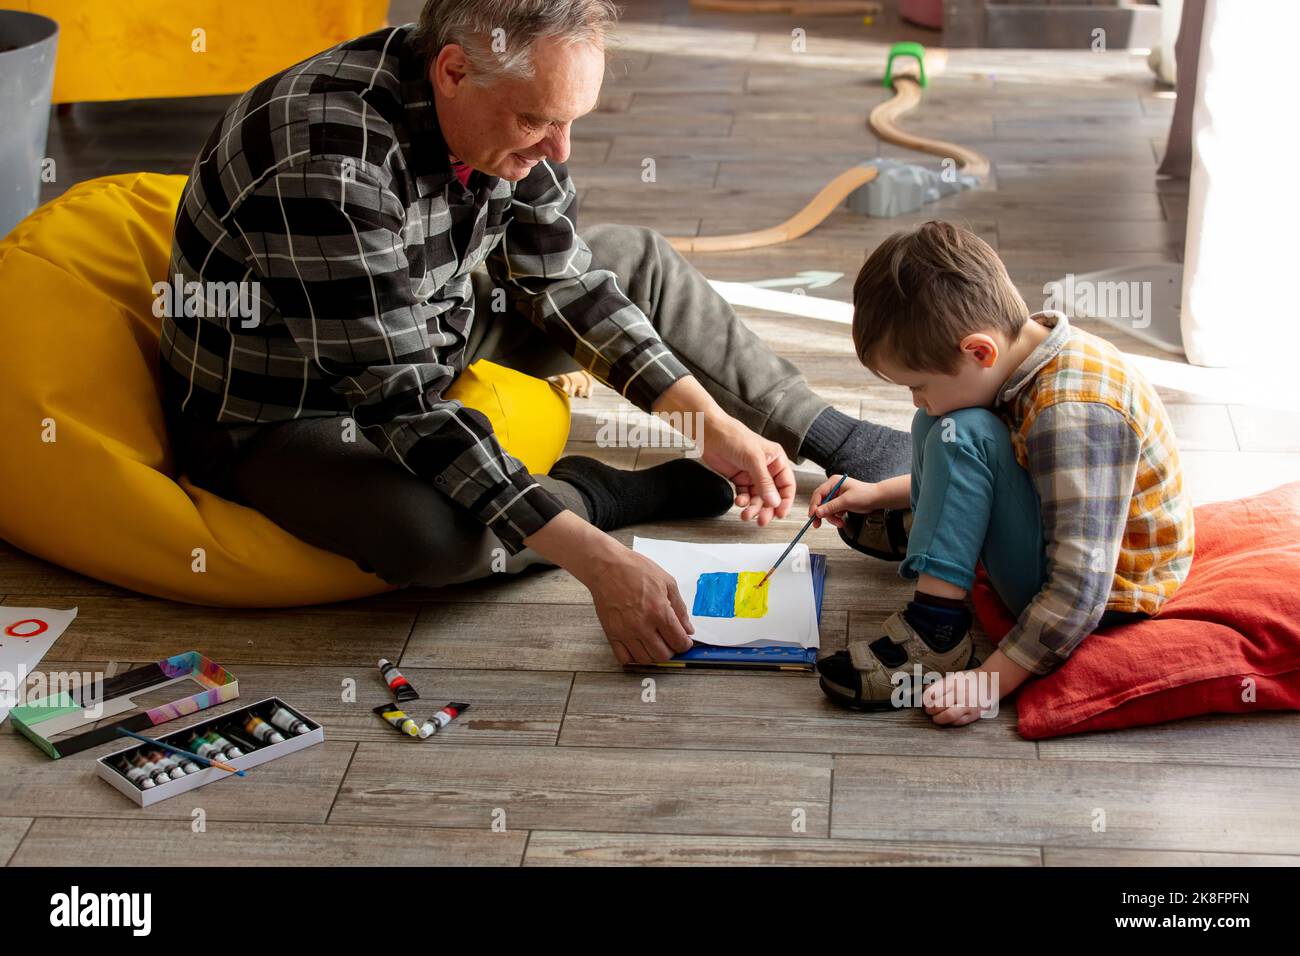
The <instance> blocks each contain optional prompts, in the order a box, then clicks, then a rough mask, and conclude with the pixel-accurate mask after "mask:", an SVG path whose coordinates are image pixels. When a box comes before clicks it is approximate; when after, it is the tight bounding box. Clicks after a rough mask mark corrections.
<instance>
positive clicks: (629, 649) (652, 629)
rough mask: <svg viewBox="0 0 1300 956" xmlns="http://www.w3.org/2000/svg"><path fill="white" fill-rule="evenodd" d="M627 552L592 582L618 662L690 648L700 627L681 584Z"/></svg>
mask: <svg viewBox="0 0 1300 956" xmlns="http://www.w3.org/2000/svg"><path fill="white" fill-rule="evenodd" d="M622 550H623V554H622V556H621V557H619V558H617V559H615V560H613V561H610V562H609V563H607V564H606V565H605V566H604V568H603V569H602V572H601V573H600V574H599V575H597V576H596V577H595V578H594V579H593V581H592V584H591V597H592V601H593V602H594V603H595V605H596V616H597V617H599V618H600V624H601V627H603V628H604V629H605V639H606V640H608V641H609V646H610V648H611V649H612V650H613V651H614V656H615V657H616V658H618V662H619V663H620V664H631V663H637V664H648V663H650V662H651V661H666V660H668V659H669V658H670V657H672V656H673V655H674V654H680V653H681V652H682V651H687V650H690V648H691V644H692V641H691V638H690V635H691V634H694V633H695V625H693V624H692V623H691V616H690V614H689V613H687V610H686V603H685V602H684V601H683V600H682V596H681V594H680V593H679V592H678V590H677V582H676V581H674V580H673V577H672V575H670V574H669V573H668V572H667V571H665V570H664V569H663V568H661V567H659V565H657V564H655V563H654V562H653V561H651V560H650V559H649V558H647V557H645V556H644V555H640V554H637V553H636V552H635V551H630V550H628V549H627V548H623V549H622Z"/></svg>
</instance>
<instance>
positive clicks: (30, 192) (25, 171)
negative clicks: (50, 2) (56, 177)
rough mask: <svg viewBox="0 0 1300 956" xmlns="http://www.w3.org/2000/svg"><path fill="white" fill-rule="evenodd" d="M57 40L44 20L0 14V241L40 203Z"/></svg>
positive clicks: (55, 29)
mask: <svg viewBox="0 0 1300 956" xmlns="http://www.w3.org/2000/svg"><path fill="white" fill-rule="evenodd" d="M58 39H59V25H58V24H57V23H55V22H54V21H53V20H51V19H50V18H49V17H42V16H39V15H38V14H35V13H23V12H21V11H18V10H0V238H2V237H4V236H7V235H8V234H9V232H10V230H12V229H13V227H14V226H16V225H18V223H19V222H21V221H22V220H23V219H24V218H26V216H27V215H28V214H29V213H31V211H32V210H33V209H35V208H36V206H37V204H38V203H39V202H40V196H41V163H42V162H43V161H44V159H45V137H46V134H47V133H48V132H49V127H50V98H51V95H52V94H53V92H54V49H55V46H56V45H57V43H58Z"/></svg>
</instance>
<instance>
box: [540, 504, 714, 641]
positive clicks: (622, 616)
mask: <svg viewBox="0 0 1300 956" xmlns="http://www.w3.org/2000/svg"><path fill="white" fill-rule="evenodd" d="M524 543H525V544H527V545H528V546H529V547H530V548H532V549H533V550H534V551H536V552H537V553H538V554H540V555H542V556H543V557H545V558H548V559H550V560H551V561H554V562H555V563H556V564H558V565H559V566H560V567H562V568H564V569H565V570H566V571H568V572H569V573H570V574H572V575H573V576H574V577H575V578H577V579H578V580H579V581H581V582H582V583H583V584H584V585H586V587H587V590H588V591H590V592H591V599H592V603H593V604H594V605H595V607H596V616H597V617H598V618H600V626H601V627H602V628H604V630H605V639H606V640H607V641H609V646H610V648H611V649H612V650H613V652H614V657H615V658H617V659H618V662H619V663H620V664H629V663H636V664H648V663H650V662H652V661H666V660H668V659H669V658H670V657H672V656H673V655H674V654H678V653H681V652H682V651H686V650H689V649H690V648H691V644H692V642H691V638H690V635H692V634H694V633H695V625H693V624H692V623H691V616H690V614H689V613H688V612H687V610H686V603H685V602H684V601H683V600H682V596H681V593H680V592H679V591H678V590H677V582H676V581H674V580H673V578H672V576H671V575H670V574H668V572H666V571H665V570H664V569H663V568H661V567H659V565H657V564H655V563H654V562H653V561H651V560H650V559H649V558H647V557H645V556H644V555H640V554H637V553H636V552H634V551H632V550H630V549H628V548H626V547H624V546H623V545H621V544H619V543H618V542H617V541H615V540H614V539H613V538H611V537H610V536H609V535H607V534H605V532H603V531H600V530H599V529H597V528H594V527H592V526H591V525H590V524H588V523H587V522H586V521H583V520H582V519H581V518H580V517H578V516H577V515H576V514H574V513H573V512H572V511H563V512H561V513H560V514H558V515H556V516H555V517H554V518H552V519H551V520H550V521H548V522H547V523H546V525H545V526H544V527H543V528H542V529H541V530H540V531H538V532H536V533H535V534H532V535H530V536H529V537H527V538H525V539H524Z"/></svg>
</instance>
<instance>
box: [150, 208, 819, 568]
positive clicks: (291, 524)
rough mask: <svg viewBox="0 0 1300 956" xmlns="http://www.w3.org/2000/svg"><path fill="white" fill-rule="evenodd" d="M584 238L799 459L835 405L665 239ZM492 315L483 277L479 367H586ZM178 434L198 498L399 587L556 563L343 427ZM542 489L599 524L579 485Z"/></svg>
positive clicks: (743, 409) (678, 346)
mask: <svg viewBox="0 0 1300 956" xmlns="http://www.w3.org/2000/svg"><path fill="white" fill-rule="evenodd" d="M582 237H583V239H584V240H585V241H586V242H587V244H588V245H589V246H590V247H591V251H592V261H593V263H594V264H597V265H598V266H599V267H600V268H604V269H609V270H611V271H612V272H614V274H615V275H617V276H618V279H619V286H620V288H622V290H623V292H624V293H625V294H626V295H627V296H628V298H630V299H631V300H632V301H633V302H634V303H636V305H637V306H638V307H639V308H640V309H641V310H642V311H643V312H645V314H646V315H647V316H648V317H649V318H650V321H651V322H652V323H654V326H655V328H656V329H657V330H658V332H659V335H660V337H661V338H662V339H663V340H664V342H665V343H666V344H667V345H668V347H669V348H670V349H672V351H673V354H674V355H676V356H677V358H678V359H680V360H681V361H682V363H683V364H685V365H686V367H687V368H688V369H690V371H691V373H692V374H693V375H695V377H696V378H698V379H699V381H700V383H701V384H702V385H703V386H704V388H706V389H707V390H708V392H709V394H710V395H712V396H713V398H714V399H715V400H716V401H717V402H718V404H719V405H721V406H722V408H723V409H724V410H726V411H727V412H728V413H729V414H731V415H734V416H735V417H736V418H738V419H740V420H741V421H742V422H744V423H745V424H746V425H747V426H748V427H749V428H751V429H753V430H754V431H756V432H758V433H759V434H761V435H763V436H765V437H767V438H770V439H772V440H773V441H776V442H779V443H780V444H781V445H782V446H783V447H784V448H785V450H786V453H787V454H788V455H789V456H790V457H791V458H795V457H797V456H798V452H799V447H800V444H801V443H802V441H803V437H804V435H805V434H806V433H807V431H808V428H809V426H811V425H812V422H813V419H815V418H816V417H817V416H818V415H819V414H820V413H821V412H822V410H823V409H825V408H826V407H827V405H828V403H827V402H826V401H825V400H824V399H822V398H820V397H818V396H817V395H816V394H815V393H814V392H813V391H812V390H811V389H810V388H809V387H808V384H807V382H806V381H805V380H804V377H803V375H802V374H801V373H800V372H799V370H798V369H797V368H796V367H795V366H794V365H792V364H791V363H790V362H787V361H786V360H785V359H782V358H780V357H778V356H776V355H774V354H773V353H772V351H771V350H770V349H769V348H768V347H767V346H766V345H764V344H763V343H762V342H761V341H760V340H759V338H758V336H756V335H754V333H753V332H751V331H750V330H749V329H748V328H746V327H745V325H744V324H743V323H742V322H741V321H740V320H739V319H738V318H737V317H736V315H735V313H734V312H733V311H732V309H731V306H730V305H728V304H727V302H726V301H725V300H724V299H722V297H721V296H719V295H718V294H717V293H716V292H714V291H713V289H712V287H711V286H710V285H709V283H708V280H706V279H705V278H704V276H702V275H701V274H700V273H699V272H698V271H697V270H696V269H695V268H694V267H692V266H691V265H690V264H689V263H688V262H686V261H685V260H684V259H683V258H682V257H681V256H680V255H679V254H678V253H677V252H676V251H675V250H674V249H673V248H672V247H671V246H670V245H669V244H668V242H667V241H666V240H665V239H664V238H663V237H662V236H660V235H659V234H658V233H656V232H654V231H652V230H650V229H644V228H640V227H636V226H617V225H600V226H593V227H591V228H588V229H585V230H583V232H582ZM490 306H491V282H490V280H489V279H488V278H487V276H486V275H481V276H477V275H476V276H475V309H476V311H475V316H474V323H473V326H472V328H471V332H470V337H469V342H468V344H467V349H466V364H467V365H468V364H471V363H472V362H474V361H476V360H478V359H481V358H483V359H489V360H490V361H493V362H496V363H498V364H500V365H506V366H509V367H510V368H514V369H518V370H519V371H521V372H526V373H528V374H530V375H536V376H538V377H546V376H550V375H555V374H558V373H560V372H568V371H573V370H574V369H576V368H577V367H578V366H577V363H576V362H574V360H573V358H572V357H571V356H569V355H568V354H567V353H565V352H564V351H563V350H561V349H560V348H559V347H558V346H556V345H555V344H554V343H553V342H551V340H550V339H548V338H547V337H546V335H545V334H544V333H543V332H542V331H541V330H539V329H538V328H536V327H535V326H534V325H532V324H531V323H530V322H529V321H528V320H527V319H526V318H524V317H523V316H521V315H519V314H517V313H516V312H514V311H513V310H507V311H505V312H494V311H492V309H491V307H490ZM174 427H177V428H184V429H186V430H187V432H188V433H187V434H185V435H179V436H178V435H174V436H173V439H174V441H175V443H176V446H177V449H178V458H179V462H180V465H181V467H182V468H183V469H184V470H185V471H187V472H188V473H189V475H190V479H191V480H192V481H193V482H194V483H195V484H197V485H199V486H201V487H205V488H209V489H210V490H212V491H214V492H216V493H217V494H220V495H222V496H223V497H226V498H229V499H231V500H234V501H238V502H240V503H242V504H246V505H248V506H250V507H253V508H256V509H257V510H258V511H260V512H262V513H263V514H264V515H266V516H267V517H268V518H270V519H271V520H272V521H274V522H275V523H276V524H278V525H280V526H281V527H282V528H284V529H285V530H287V531H289V532H290V533H292V534H293V535H295V536H297V537H298V538H301V539H302V540H303V541H306V542H308V543H309V544H313V545H316V546H317V547H320V548H324V549H325V550H327V551H332V552H335V553H336V554H341V555H343V556H345V557H348V558H351V559H352V560H353V561H355V562H356V563H357V564H358V565H359V566H360V567H361V568H362V569H363V570H365V571H371V572H374V573H375V574H378V575H379V576H380V577H381V578H383V579H384V580H385V581H388V582H389V583H392V584H396V585H399V586H405V585H410V584H418V585H424V586H427V587H441V586H443V585H447V584H456V583H458V582H461V581H469V580H473V579H475V578H481V577H485V576H487V575H488V574H491V573H493V572H506V573H513V572H517V571H520V570H522V569H523V568H525V567H528V566H529V565H532V564H538V563H546V562H545V559H544V558H542V557H541V556H540V555H538V554H536V553H535V552H533V551H531V550H529V549H525V550H524V551H521V552H520V553H518V554H515V555H508V553H507V552H506V549H505V548H504V547H503V546H502V544H501V542H500V540H499V539H498V538H497V537H496V535H495V534H493V533H492V532H491V531H490V530H488V529H487V528H486V527H484V526H483V525H482V524H481V523H480V522H479V521H478V520H477V519H475V518H474V517H473V516H472V515H470V514H469V513H468V512H466V511H464V510H463V509H461V508H460V507H458V506H457V505H455V504H454V503H453V502H452V501H451V499H449V498H448V497H446V496H445V495H444V494H443V493H442V492H440V491H438V490H437V489H435V488H434V487H433V485H432V484H429V483H428V482H425V481H423V480H421V479H419V478H417V477H416V476H414V475H412V474H411V473H410V472H409V471H407V470H406V469H404V468H402V467H401V466H400V465H397V464H396V463H394V462H392V461H390V460H389V459H387V458H385V457H384V454H383V453H382V452H381V451H380V450H379V449H378V448H376V447H375V446H374V445H372V444H371V443H370V442H368V441H355V442H343V441H340V440H339V438H340V434H341V433H340V427H339V422H338V420H337V419H333V418H311V419H299V420H297V421H289V422H276V423H272V424H264V425H250V426H236V427H235V428H224V427H222V426H215V427H214V428H212V429H211V430H210V431H208V430H204V429H197V428H195V426H193V425H180V426H174ZM536 478H537V481H538V482H539V483H540V484H542V485H544V486H545V487H546V488H547V489H549V490H550V491H551V492H553V493H554V494H555V495H556V496H557V497H559V498H560V500H561V501H563V502H564V504H565V505H566V506H567V507H569V508H570V509H572V510H573V511H575V512H576V513H577V514H579V515H582V516H583V517H584V518H585V517H586V516H587V515H586V509H585V506H584V505H583V502H582V498H581V496H580V495H579V494H578V492H577V490H576V489H574V488H573V487H572V486H571V485H568V484H566V483H564V482H561V481H556V480H554V479H551V478H548V477H546V476H544V475H539V476H536Z"/></svg>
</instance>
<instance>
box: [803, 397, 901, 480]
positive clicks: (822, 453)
mask: <svg viewBox="0 0 1300 956" xmlns="http://www.w3.org/2000/svg"><path fill="white" fill-rule="evenodd" d="M799 454H800V455H802V456H803V457H805V458H809V459H811V460H812V461H814V462H816V463H817V464H819V465H821V466H822V467H823V468H825V469H826V474H828V475H835V474H845V475H848V476H849V477H850V478H857V479H858V480H859V481H883V480H884V479H886V478H893V477H894V476H895V475H904V474H907V472H909V471H911V469H912V436H911V435H910V434H909V433H907V432H901V431H899V430H898V429H896V428H886V427H885V426H884V425H877V424H875V423H874V422H864V421H859V420H858V419H856V418H853V417H852V416H850V415H845V414H844V413H843V412H841V411H840V410H839V409H836V408H827V409H826V410H825V411H823V412H822V413H821V414H820V415H818V416H817V418H816V419H815V420H814V421H813V423H812V427H811V428H809V429H808V434H807V435H805V436H804V440H803V445H802V446H801V447H800V449H799Z"/></svg>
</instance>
